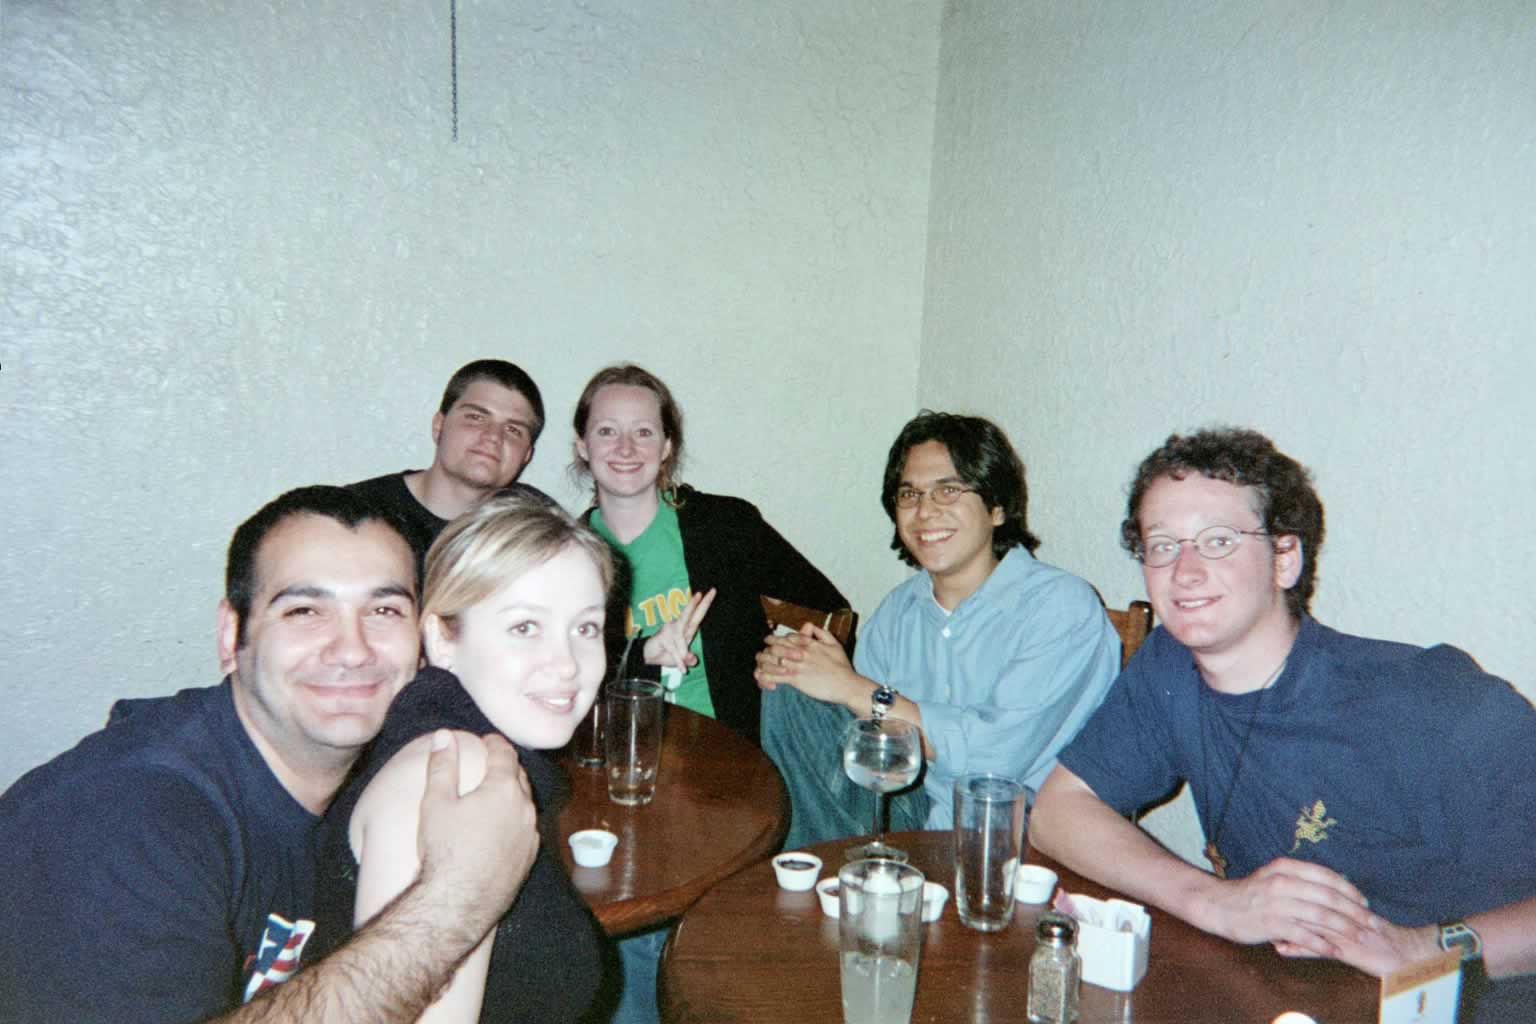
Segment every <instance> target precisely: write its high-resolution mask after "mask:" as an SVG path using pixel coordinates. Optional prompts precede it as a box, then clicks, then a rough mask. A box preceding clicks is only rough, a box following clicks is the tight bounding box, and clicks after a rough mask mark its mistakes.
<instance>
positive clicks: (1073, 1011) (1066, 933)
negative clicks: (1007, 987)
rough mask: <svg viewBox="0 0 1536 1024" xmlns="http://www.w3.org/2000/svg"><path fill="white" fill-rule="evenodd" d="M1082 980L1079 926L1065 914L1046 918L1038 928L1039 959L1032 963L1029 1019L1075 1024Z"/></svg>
mask: <svg viewBox="0 0 1536 1024" xmlns="http://www.w3.org/2000/svg"><path fill="white" fill-rule="evenodd" d="M1082 979H1083V958H1082V957H1080V956H1079V955H1078V953H1077V922H1076V921H1074V920H1072V919H1071V918H1070V917H1067V916H1065V915H1063V914H1057V913H1046V914H1042V915H1041V916H1040V923H1039V924H1038V925H1036V926H1035V955H1034V956H1033V957H1031V958H1030V961H1029V1019H1030V1020H1031V1021H1033V1022H1034V1024H1073V1022H1074V1021H1076V1020H1077V999H1078V993H1079V991H1080V989H1081V987H1082Z"/></svg>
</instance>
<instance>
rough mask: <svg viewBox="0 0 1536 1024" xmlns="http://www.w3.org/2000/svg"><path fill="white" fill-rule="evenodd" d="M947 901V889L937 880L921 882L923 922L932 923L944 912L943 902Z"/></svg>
mask: <svg viewBox="0 0 1536 1024" xmlns="http://www.w3.org/2000/svg"><path fill="white" fill-rule="evenodd" d="M948 902H949V890H948V889H946V888H944V887H943V886H942V885H940V884H939V883H938V882H924V883H923V923H925V924H932V923H933V922H935V921H937V920H938V919H939V918H940V917H942V916H943V914H944V904H946V903H948Z"/></svg>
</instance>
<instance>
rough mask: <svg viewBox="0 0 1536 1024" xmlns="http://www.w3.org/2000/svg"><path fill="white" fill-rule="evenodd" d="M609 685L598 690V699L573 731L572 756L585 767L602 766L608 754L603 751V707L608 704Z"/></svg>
mask: <svg viewBox="0 0 1536 1024" xmlns="http://www.w3.org/2000/svg"><path fill="white" fill-rule="evenodd" d="M606 698H607V687H604V688H603V689H601V690H599V691H598V694H597V699H596V700H594V701H593V702H592V710H590V711H588V712H587V713H586V715H585V716H583V718H582V720H581V721H580V722H579V723H578V724H577V726H576V731H575V732H573V733H571V744H570V749H571V756H572V757H574V758H575V759H576V763H577V764H579V765H581V766H582V767H583V768H601V767H602V766H603V761H604V760H605V759H606V755H605V754H604V753H603V707H604V706H605V705H606V704H607V699H606Z"/></svg>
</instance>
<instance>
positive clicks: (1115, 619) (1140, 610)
mask: <svg viewBox="0 0 1536 1024" xmlns="http://www.w3.org/2000/svg"><path fill="white" fill-rule="evenodd" d="M1104 613H1105V614H1106V615H1108V616H1109V623H1110V625H1112V626H1114V627H1115V632H1116V633H1119V634H1120V667H1121V668H1125V666H1126V665H1127V664H1129V663H1130V660H1131V655H1133V654H1135V653H1136V648H1138V647H1140V646H1141V642H1142V641H1143V640H1145V639H1146V638H1147V634H1148V633H1150V632H1152V606H1151V605H1150V604H1148V603H1147V602H1145V601H1132V602H1131V603H1130V605H1129V606H1128V607H1127V608H1126V609H1125V611H1121V610H1120V609H1118V608H1105V609H1104Z"/></svg>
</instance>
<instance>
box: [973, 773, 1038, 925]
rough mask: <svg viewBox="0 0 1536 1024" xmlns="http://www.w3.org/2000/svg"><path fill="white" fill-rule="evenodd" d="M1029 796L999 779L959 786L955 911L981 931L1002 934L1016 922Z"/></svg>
mask: <svg viewBox="0 0 1536 1024" xmlns="http://www.w3.org/2000/svg"><path fill="white" fill-rule="evenodd" d="M1028 792H1029V790H1028V789H1026V788H1025V787H1024V786H1022V785H1020V784H1019V783H1018V782H1015V781H1014V780H1013V779H1010V778H1006V777H1004V776H1001V775H992V774H981V775H964V776H961V777H960V778H959V779H957V780H956V781H955V910H956V911H958V912H959V914H960V920H961V921H962V922H963V923H965V924H966V925H967V926H969V927H971V928H975V929H976V930H977V931H982V932H1000V931H1002V930H1003V929H1004V928H1007V927H1008V924H1009V922H1011V921H1012V920H1013V878H1014V869H1015V867H1016V866H1017V865H1018V863H1019V854H1020V852H1021V851H1022V849H1023V842H1024V824H1025V820H1024V819H1025V807H1026V794H1028Z"/></svg>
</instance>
